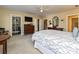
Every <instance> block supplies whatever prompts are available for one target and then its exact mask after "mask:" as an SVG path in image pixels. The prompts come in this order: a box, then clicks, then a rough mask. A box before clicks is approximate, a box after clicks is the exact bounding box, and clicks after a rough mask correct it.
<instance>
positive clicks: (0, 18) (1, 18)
mask: <svg viewBox="0 0 79 59" xmlns="http://www.w3.org/2000/svg"><path fill="white" fill-rule="evenodd" d="M12 16H20V17H21V19H22V20H21V30H22V31H21V32H22V33H21V35H23V34H24V24H25V22H24V16H30V17H33V24H34V26H35V31H37V19H40V21H41V22H40V30H41V29H43V27H42V26H41V23H42V21H43V20H42V18H40V17H38V16H35V15H32V14H28V13H24V12H19V11H13V10H9V9H5V8H0V24H1V27H4V28H5V29H6V30H9V31H10V34H11V33H12V25H11V24H12V23H11V22H12V21H11V19H12ZM26 24H27V22H26Z"/></svg>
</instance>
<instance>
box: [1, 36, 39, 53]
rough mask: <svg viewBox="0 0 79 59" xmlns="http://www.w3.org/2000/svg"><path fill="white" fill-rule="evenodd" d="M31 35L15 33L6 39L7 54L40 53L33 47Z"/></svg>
mask: <svg viewBox="0 0 79 59" xmlns="http://www.w3.org/2000/svg"><path fill="white" fill-rule="evenodd" d="M31 38H32V35H24V36H20V35H15V36H13V37H12V38H11V39H9V40H8V47H7V48H8V52H7V53H8V54H40V52H39V51H38V50H37V49H35V48H34V47H33V42H32V41H31ZM0 53H2V46H1V45H0Z"/></svg>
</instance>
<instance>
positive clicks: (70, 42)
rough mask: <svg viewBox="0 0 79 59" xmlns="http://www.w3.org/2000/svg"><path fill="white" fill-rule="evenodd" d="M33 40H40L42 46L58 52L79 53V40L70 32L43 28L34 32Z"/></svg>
mask: <svg viewBox="0 0 79 59" xmlns="http://www.w3.org/2000/svg"><path fill="white" fill-rule="evenodd" d="M33 40H35V41H38V42H39V43H40V44H41V45H42V46H44V47H46V48H48V49H50V50H51V51H52V52H54V53H56V54H60V53H61V54H78V53H79V42H78V41H76V40H74V39H73V37H72V33H70V32H64V31H56V30H42V31H39V32H36V33H34V34H33V36H32V41H33Z"/></svg>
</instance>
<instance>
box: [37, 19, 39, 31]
mask: <svg viewBox="0 0 79 59" xmlns="http://www.w3.org/2000/svg"><path fill="white" fill-rule="evenodd" d="M37 27H38V28H37V31H39V19H38V20H37Z"/></svg>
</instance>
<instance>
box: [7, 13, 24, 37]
mask: <svg viewBox="0 0 79 59" xmlns="http://www.w3.org/2000/svg"><path fill="white" fill-rule="evenodd" d="M13 16H15V17H21V25H20V26H21V35H24V31H23V29H24V27H23V23H22V22H23V20H22V16H21V15H16V14H10V19H9V29H10V35H11V36H12V17H13Z"/></svg>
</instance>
